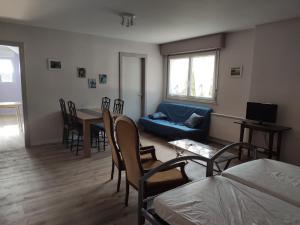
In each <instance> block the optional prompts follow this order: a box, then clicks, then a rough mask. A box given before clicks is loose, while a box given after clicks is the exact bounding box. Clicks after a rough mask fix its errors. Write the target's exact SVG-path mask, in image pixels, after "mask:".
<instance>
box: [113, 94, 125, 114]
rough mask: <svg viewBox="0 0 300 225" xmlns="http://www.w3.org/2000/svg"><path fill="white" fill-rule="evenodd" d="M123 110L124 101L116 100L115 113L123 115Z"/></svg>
mask: <svg viewBox="0 0 300 225" xmlns="http://www.w3.org/2000/svg"><path fill="white" fill-rule="evenodd" d="M123 108H124V101H123V100H122V99H120V98H117V99H115V100H114V108H113V113H115V114H123Z"/></svg>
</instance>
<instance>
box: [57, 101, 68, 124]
mask: <svg viewBox="0 0 300 225" xmlns="http://www.w3.org/2000/svg"><path fill="white" fill-rule="evenodd" d="M59 104H60V110H61V113H62V117H63V121H64V124H68V123H69V120H68V113H67V108H66V102H65V100H64V99H63V98H60V99H59Z"/></svg>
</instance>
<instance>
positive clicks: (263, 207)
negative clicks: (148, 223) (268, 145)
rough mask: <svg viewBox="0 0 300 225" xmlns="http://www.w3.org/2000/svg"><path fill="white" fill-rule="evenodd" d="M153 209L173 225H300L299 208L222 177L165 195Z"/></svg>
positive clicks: (157, 201) (193, 184) (160, 196)
mask: <svg viewBox="0 0 300 225" xmlns="http://www.w3.org/2000/svg"><path fill="white" fill-rule="evenodd" d="M153 208H154V209H155V212H156V213H157V215H158V216H159V217H160V218H161V219H163V220H164V221H166V222H167V223H168V224H172V225H183V224H184V225H195V224H197V225H228V224H236V225H242V224H245V225H246V224H247V225H248V224H249V225H255V224H257V225H299V224H300V209H299V208H298V207H296V206H294V205H291V204H289V203H287V202H285V201H282V200H280V199H277V198H275V197H273V196H271V195H268V194H266V193H264V192H261V191H258V190H256V189H253V188H250V187H248V186H245V185H243V184H241V183H238V182H236V181H233V180H231V179H228V178H226V177H222V176H215V177H210V178H207V179H205V180H201V181H197V182H194V183H190V184H188V185H185V186H182V187H180V188H176V189H174V190H172V191H168V192H165V193H163V194H161V195H159V196H158V197H156V198H155V199H154V202H153Z"/></svg>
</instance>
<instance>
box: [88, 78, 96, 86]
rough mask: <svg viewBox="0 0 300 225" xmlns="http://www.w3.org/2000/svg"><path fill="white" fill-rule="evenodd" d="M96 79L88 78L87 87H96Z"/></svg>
mask: <svg viewBox="0 0 300 225" xmlns="http://www.w3.org/2000/svg"><path fill="white" fill-rule="evenodd" d="M96 83H97V82H96V79H88V84H89V88H96Z"/></svg>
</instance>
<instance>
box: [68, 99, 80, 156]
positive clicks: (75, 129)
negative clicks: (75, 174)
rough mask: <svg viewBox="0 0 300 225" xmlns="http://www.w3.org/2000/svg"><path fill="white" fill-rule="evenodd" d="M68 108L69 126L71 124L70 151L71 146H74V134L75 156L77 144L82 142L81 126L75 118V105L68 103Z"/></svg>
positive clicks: (77, 148) (77, 149)
mask: <svg viewBox="0 0 300 225" xmlns="http://www.w3.org/2000/svg"><path fill="white" fill-rule="evenodd" d="M68 108H69V118H70V124H71V127H70V128H71V129H70V130H71V134H72V136H71V151H73V145H74V134H75V135H76V137H77V139H76V155H78V151H79V144H80V141H81V140H83V128H82V124H80V123H79V122H78V118H77V112H76V107H75V103H74V102H72V101H68Z"/></svg>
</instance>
